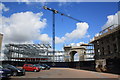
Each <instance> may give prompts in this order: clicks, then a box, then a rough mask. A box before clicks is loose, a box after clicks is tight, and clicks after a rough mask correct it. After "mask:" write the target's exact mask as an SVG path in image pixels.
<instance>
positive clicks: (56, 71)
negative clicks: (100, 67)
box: [11, 68, 120, 80]
mask: <svg viewBox="0 0 120 80" xmlns="http://www.w3.org/2000/svg"><path fill="white" fill-rule="evenodd" d="M14 78H120V75H116V74H110V73H100V72H93V71H86V70H77V69H71V68H51V69H50V70H41V71H40V72H26V74H25V76H11V80H12V79H14Z"/></svg>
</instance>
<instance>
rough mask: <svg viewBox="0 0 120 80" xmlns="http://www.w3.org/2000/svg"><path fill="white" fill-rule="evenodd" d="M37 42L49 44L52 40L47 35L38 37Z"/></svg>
mask: <svg viewBox="0 0 120 80" xmlns="http://www.w3.org/2000/svg"><path fill="white" fill-rule="evenodd" d="M39 40H41V42H51V41H52V39H51V38H50V37H49V36H48V34H41V35H40V36H39Z"/></svg>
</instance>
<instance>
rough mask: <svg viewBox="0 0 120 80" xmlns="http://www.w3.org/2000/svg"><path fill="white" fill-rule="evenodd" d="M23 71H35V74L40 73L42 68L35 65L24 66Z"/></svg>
mask: <svg viewBox="0 0 120 80" xmlns="http://www.w3.org/2000/svg"><path fill="white" fill-rule="evenodd" d="M23 69H25V70H26V71H34V72H39V71H40V68H39V67H36V66H34V65H33V64H24V66H23Z"/></svg>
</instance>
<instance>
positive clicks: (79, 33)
mask: <svg viewBox="0 0 120 80" xmlns="http://www.w3.org/2000/svg"><path fill="white" fill-rule="evenodd" d="M76 26H77V28H76V29H75V30H73V31H72V32H71V33H66V34H65V36H66V38H68V39H80V38H82V37H83V36H84V35H85V34H86V32H87V30H88V28H89V25H88V24H87V23H86V22H84V23H77V24H76Z"/></svg>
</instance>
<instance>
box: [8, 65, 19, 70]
mask: <svg viewBox="0 0 120 80" xmlns="http://www.w3.org/2000/svg"><path fill="white" fill-rule="evenodd" d="M6 68H12V69H18V68H16V67H15V66H13V65H7V66H6Z"/></svg>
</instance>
